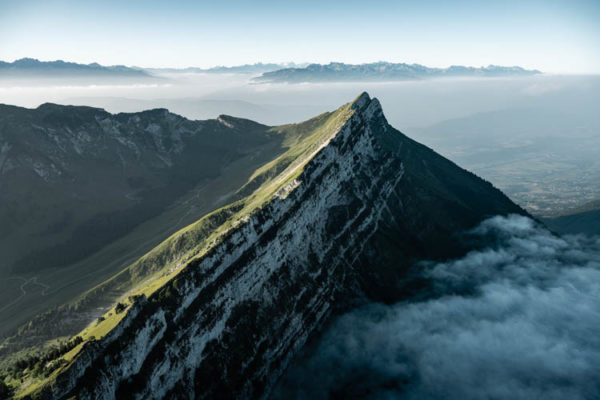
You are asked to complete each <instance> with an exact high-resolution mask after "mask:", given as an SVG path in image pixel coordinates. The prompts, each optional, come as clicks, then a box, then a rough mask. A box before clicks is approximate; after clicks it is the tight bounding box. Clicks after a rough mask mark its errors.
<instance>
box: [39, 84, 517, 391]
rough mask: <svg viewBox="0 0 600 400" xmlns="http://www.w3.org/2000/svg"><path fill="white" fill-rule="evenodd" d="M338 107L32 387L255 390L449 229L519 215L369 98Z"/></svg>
mask: <svg viewBox="0 0 600 400" xmlns="http://www.w3.org/2000/svg"><path fill="white" fill-rule="evenodd" d="M350 109H351V111H352V112H350V113H349V114H348V115H349V116H348V118H347V120H346V121H345V122H344V123H343V124H342V125H341V127H340V128H339V130H337V131H336V133H335V135H332V137H331V138H330V140H329V141H328V142H327V143H326V144H325V145H324V146H322V147H321V148H320V149H319V150H318V151H316V152H314V153H313V154H311V157H310V158H309V159H307V160H306V163H305V164H304V167H303V170H302V172H301V173H300V174H299V175H298V176H297V178H296V179H295V180H293V181H292V182H291V183H289V184H287V185H286V186H285V187H283V189H282V190H279V191H278V192H277V193H276V195H275V196H273V197H272V198H271V199H270V200H269V201H267V202H266V203H265V204H264V205H263V206H262V207H261V208H260V209H258V210H257V211H256V212H254V213H252V214H250V216H249V218H247V220H245V222H243V223H241V224H240V225H238V226H237V227H236V228H235V229H233V230H231V231H230V232H229V233H228V234H227V236H226V237H225V238H224V239H223V240H222V241H221V242H220V243H219V244H217V245H215V246H214V247H213V248H212V249H211V250H210V251H209V252H208V253H206V254H205V255H203V256H202V257H200V258H198V259H196V260H194V261H192V262H191V264H189V265H187V266H186V267H185V268H184V269H183V270H182V271H181V272H180V273H179V274H178V275H177V276H176V278H174V279H172V280H171V281H170V282H168V283H167V284H166V285H165V286H164V287H162V288H161V289H160V290H158V291H157V292H155V293H154V294H152V295H151V296H149V297H148V298H147V299H146V298H140V299H139V300H138V301H137V302H136V303H135V304H134V306H133V307H132V308H131V309H130V310H129V312H128V314H127V316H126V317H125V318H124V319H123V320H122V321H121V322H120V324H119V325H118V326H117V327H116V328H115V329H114V330H113V331H112V332H110V333H109V334H108V335H107V336H105V337H104V338H102V339H101V340H98V341H93V342H90V343H86V345H85V346H84V348H83V350H82V351H81V352H80V354H79V355H78V356H77V357H76V359H75V361H74V362H73V364H72V365H71V367H70V368H69V369H68V370H66V371H65V372H63V373H62V374H61V375H59V376H58V378H57V379H56V380H55V382H54V383H53V385H52V388H51V390H48V391H46V394H45V397H46V398H52V399H60V398H65V397H69V396H71V395H77V396H78V398H80V399H115V398H123V399H124V398H127V399H130V398H131V399H134V398H135V399H152V398H156V399H158V398H172V399H182V398H183V399H186V398H189V399H192V398H199V399H202V398H257V397H264V396H267V395H268V393H269V391H270V390H271V389H272V387H273V385H274V383H275V382H276V380H277V379H278V378H279V376H280V375H281V374H282V371H283V370H284V369H285V368H286V366H287V364H288V363H289V361H290V359H291V358H292V357H293V356H294V354H295V353H296V352H297V350H298V349H300V348H301V347H302V346H303V345H304V344H305V343H306V341H307V339H308V337H309V336H310V335H311V334H312V333H314V332H315V331H316V330H317V329H318V328H319V327H320V326H321V325H322V324H323V323H324V322H325V321H326V320H327V318H328V317H329V316H330V315H332V314H333V313H336V312H338V311H340V310H341V309H343V308H346V307H348V306H351V305H352V304H353V303H354V302H356V301H360V299H363V298H370V299H374V300H379V301H392V300H394V299H398V298H400V297H401V296H402V293H398V289H397V282H398V279H400V278H401V277H402V276H403V274H405V273H406V271H407V268H408V267H409V266H410V265H411V263H413V262H414V260H416V259H419V258H421V257H428V258H439V257H447V256H452V255H455V254H458V253H460V252H462V251H464V250H465V249H464V248H463V247H462V246H461V245H460V242H459V240H458V238H457V236H456V233H458V232H460V231H462V230H464V229H467V228H469V227H471V226H473V225H474V224H476V223H477V222H479V221H480V220H482V219H483V218H485V217H486V216H489V215H493V214H508V213H523V211H522V210H521V209H520V208H519V207H518V206H516V205H515V204H513V203H512V202H511V201H510V200H509V199H508V198H507V197H505V196H504V195H503V194H502V193H501V192H499V191H498V190H496V189H495V188H493V186H492V185H491V184H489V183H487V182H485V181H483V180H481V179H479V178H478V177H476V176H475V175H473V174H471V173H469V172H467V171H465V170H463V169H461V168H459V167H458V166H456V165H454V164H453V163H452V162H450V161H448V160H446V159H444V158H443V157H441V156H439V155H437V154H436V153H435V152H433V151H432V150H430V149H428V148H426V147H424V146H422V145H420V144H418V143H416V142H414V141H412V140H411V139H409V138H407V137H406V136H404V135H403V134H402V133H400V132H398V131H397V130H395V129H394V128H392V127H391V126H390V125H388V123H387V121H386V119H385V117H384V115H383V112H382V109H381V106H380V103H379V101H378V100H377V99H371V98H370V97H369V96H368V95H367V94H366V93H364V94H362V95H361V96H360V97H359V98H358V99H356V100H355V101H354V102H353V103H352V104H351V105H350Z"/></svg>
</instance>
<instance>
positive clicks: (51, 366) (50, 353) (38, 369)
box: [0, 336, 83, 398]
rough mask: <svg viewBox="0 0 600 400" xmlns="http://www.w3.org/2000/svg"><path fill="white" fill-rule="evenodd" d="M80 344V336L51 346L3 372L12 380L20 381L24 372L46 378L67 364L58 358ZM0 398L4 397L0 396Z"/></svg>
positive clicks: (24, 358) (21, 359)
mask: <svg viewBox="0 0 600 400" xmlns="http://www.w3.org/2000/svg"><path fill="white" fill-rule="evenodd" d="M82 342H83V339H82V338H81V336H76V337H75V338H74V339H72V340H70V341H68V342H66V343H61V344H60V345H58V346H52V347H51V348H49V349H48V350H46V351H45V352H42V353H40V354H33V355H28V356H26V357H23V358H20V359H18V360H16V361H15V362H13V363H12V364H11V365H10V366H9V367H8V368H7V369H6V371H5V372H6V374H7V375H8V376H10V377H12V378H13V379H21V378H22V377H23V374H24V372H25V371H29V373H30V374H31V375H32V376H33V377H47V376H49V375H50V374H51V373H52V371H54V370H56V369H57V368H59V367H60V366H62V365H65V364H67V361H66V360H64V359H60V357H62V356H63V355H64V354H66V353H68V352H69V351H71V350H72V349H74V348H75V346H77V345H78V344H80V343H82ZM0 390H1V388H0ZM0 398H4V397H1V396H0Z"/></svg>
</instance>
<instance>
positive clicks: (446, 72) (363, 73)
mask: <svg viewBox="0 0 600 400" xmlns="http://www.w3.org/2000/svg"><path fill="white" fill-rule="evenodd" d="M539 73H540V71H538V70H526V69H524V68H521V67H516V66H515V67H502V66H497V65H490V66H487V67H479V68H475V67H465V66H455V65H453V66H451V67H449V68H429V67H425V66H423V65H419V64H404V63H389V62H376V63H370V64H344V63H337V62H332V63H329V64H326V65H323V64H310V65H308V66H306V67H304V68H284V69H279V70H276V71H271V72H265V73H263V74H262V75H261V76H259V77H256V78H254V81H255V82H265V83H269V82H281V83H302V82H348V81H397V80H411V79H425V78H440V77H498V76H519V75H533V74H539Z"/></svg>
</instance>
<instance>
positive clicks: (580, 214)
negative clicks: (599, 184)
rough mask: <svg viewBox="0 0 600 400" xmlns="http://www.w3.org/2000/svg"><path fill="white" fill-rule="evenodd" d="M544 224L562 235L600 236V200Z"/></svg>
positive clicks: (545, 221) (548, 219) (548, 220)
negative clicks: (582, 234)
mask: <svg viewBox="0 0 600 400" xmlns="http://www.w3.org/2000/svg"><path fill="white" fill-rule="evenodd" d="M543 221H544V223H545V224H546V225H547V226H548V227H550V228H551V229H553V230H554V231H556V232H558V233H560V234H573V233H575V234H577V233H584V234H586V235H600V200H595V201H590V202H589V203H586V204H584V205H583V206H581V207H577V208H574V209H572V210H570V211H568V212H565V213H564V214H562V215H560V216H558V217H555V218H546V219H544V220H543Z"/></svg>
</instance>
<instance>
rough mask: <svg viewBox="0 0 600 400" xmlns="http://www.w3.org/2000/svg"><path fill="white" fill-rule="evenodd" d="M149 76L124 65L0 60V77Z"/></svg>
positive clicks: (29, 59)
mask: <svg viewBox="0 0 600 400" xmlns="http://www.w3.org/2000/svg"><path fill="white" fill-rule="evenodd" d="M32 77H44V78H73V77H75V78H88V77H103V78H150V77H151V75H150V74H149V73H148V72H146V71H144V70H141V69H137V68H130V67H126V66H124V65H113V66H103V65H100V64H98V63H92V64H78V63H74V62H67V61H62V60H56V61H40V60H36V59H35V58H21V59H20V60H16V61H14V62H5V61H0V78H32Z"/></svg>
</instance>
